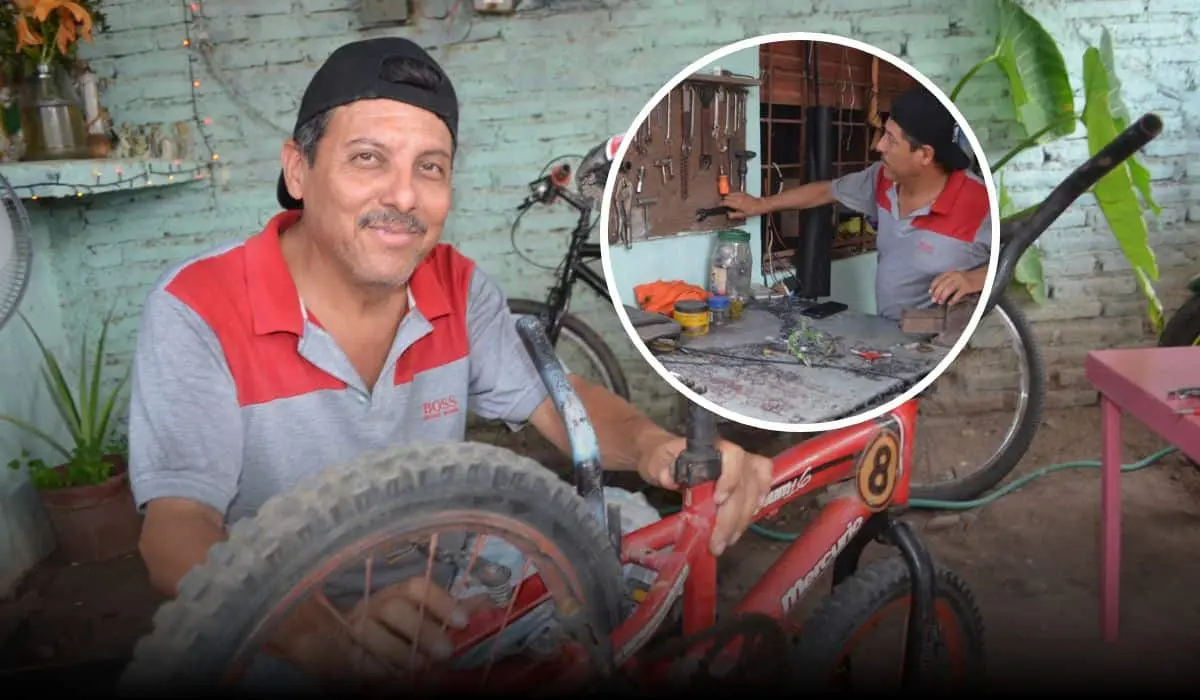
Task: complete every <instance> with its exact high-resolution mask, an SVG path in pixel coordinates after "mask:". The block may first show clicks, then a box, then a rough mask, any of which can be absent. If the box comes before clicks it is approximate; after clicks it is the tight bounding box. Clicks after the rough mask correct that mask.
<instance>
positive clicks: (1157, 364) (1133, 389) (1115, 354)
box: [1084, 347, 1200, 643]
mask: <svg viewBox="0 0 1200 700" xmlns="http://www.w3.org/2000/svg"><path fill="white" fill-rule="evenodd" d="M1084 372H1085V374H1086V376H1087V378H1088V381H1090V382H1091V383H1092V385H1093V386H1095V387H1096V389H1097V390H1098V391H1099V392H1100V431H1101V440H1102V442H1103V448H1102V456H1101V459H1100V463H1101V476H1100V631H1101V634H1102V635H1103V636H1104V641H1106V642H1110V643H1111V642H1116V641H1117V622H1118V620H1119V618H1120V612H1119V606H1120V603H1119V597H1118V592H1119V589H1120V581H1121V459H1122V450H1121V446H1122V440H1121V413H1122V412H1126V413H1129V414H1130V415H1131V416H1133V417H1134V418H1136V419H1137V420H1138V421H1139V422H1141V423H1142V424H1143V425H1145V426H1146V427H1147V428H1149V429H1150V430H1152V431H1154V432H1155V433H1156V434H1157V435H1159V436H1160V437H1162V438H1163V439H1164V440H1166V441H1167V442H1169V443H1171V444H1172V445H1174V446H1175V447H1177V448H1179V450H1180V451H1181V452H1183V453H1184V454H1185V455H1188V456H1189V457H1191V458H1192V459H1194V460H1196V461H1200V416H1194V415H1180V414H1178V413H1176V409H1178V408H1184V407H1187V406H1200V401H1197V400H1196V399H1169V398H1167V394H1168V393H1169V392H1171V391H1173V390H1175V389H1182V388H1185V387H1195V386H1200V347H1180V348H1158V347H1154V348H1126V349H1118V350H1096V351H1093V352H1089V353H1088V354H1087V357H1086V358H1085V360H1084Z"/></svg>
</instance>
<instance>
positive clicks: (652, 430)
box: [130, 37, 771, 677]
mask: <svg viewBox="0 0 1200 700" xmlns="http://www.w3.org/2000/svg"><path fill="white" fill-rule="evenodd" d="M458 108H459V105H458V100H457V97H456V93H455V91H454V88H453V86H452V84H451V82H450V80H449V78H448V77H447V76H446V75H445V73H444V72H443V71H442V69H441V67H440V66H438V65H437V63H435V62H434V61H433V60H432V59H431V58H430V57H429V56H428V55H427V54H426V53H425V52H424V51H423V50H422V49H420V48H419V47H418V46H417V45H416V44H414V43H412V42H410V41H408V40H406V39H401V38H394V37H386V38H377V39H370V40H365V41H358V42H353V43H350V44H347V45H344V46H342V47H341V48H339V49H338V50H336V51H335V52H333V54H332V55H331V56H330V57H329V58H328V60H327V61H326V62H325V64H324V65H323V66H322V67H321V68H320V69H319V70H318V71H317V72H316V74H315V76H314V77H313V79H312V82H311V83H310V84H309V86H308V88H307V90H306V91H305V93H304V96H303V99H302V101H301V104H300V108H299V115H298V118H297V122H296V126H295V130H294V132H293V137H292V139H290V140H288V141H287V142H286V143H285V144H284V146H283V149H282V156H281V160H282V173H281V175H280V178H279V181H278V187H277V199H278V200H279V203H280V205H281V206H282V207H283V209H284V211H283V212H281V213H279V214H277V215H276V216H274V217H273V218H272V219H271V220H270V221H269V222H268V223H267V224H266V226H265V228H264V229H263V230H262V231H261V232H259V233H256V234H255V235H252V236H250V237H249V238H248V239H247V240H245V241H239V242H236V243H231V244H227V245H223V246H221V247H220V248H217V249H214V250H212V251H209V252H208V253H206V254H203V255H200V256H198V257H197V258H195V259H192V260H190V261H187V262H186V263H184V264H182V265H180V266H178V267H176V268H174V269H172V270H170V271H169V272H168V273H167V274H166V275H165V276H164V278H163V279H162V280H160V282H159V284H158V285H157V286H156V287H155V288H154V289H153V290H152V291H151V292H150V294H149V296H148V298H147V300H146V305H145V309H144V311H143V315H142V323H141V330H140V333H139V336H138V340H137V351H136V357H135V360H134V367H133V383H132V401H131V409H130V481H131V485H132V489H133V493H134V496H135V499H136V503H137V506H138V508H140V509H144V512H145V522H144V528H143V533H142V539H141V554H142V557H143V559H144V560H145V563H146V565H147V568H148V569H149V573H150V577H151V580H152V582H153V584H154V585H155V587H156V588H157V589H158V590H159V591H161V592H162V593H163V594H165V595H167V596H172V597H173V596H174V595H175V594H176V592H177V590H178V586H179V582H180V580H181V579H182V578H183V577H184V575H185V574H187V573H188V571H189V570H191V569H192V568H193V567H195V566H197V565H198V564H200V563H202V562H203V561H204V560H205V558H206V556H207V554H208V551H209V548H210V547H212V546H213V545H214V544H216V543H217V542H220V541H222V540H224V539H225V538H226V534H227V531H228V527H229V526H230V525H232V524H233V522H234V521H236V520H239V519H243V518H247V517H253V516H254V515H255V514H256V513H257V511H258V509H259V508H260V507H261V506H262V504H263V503H264V502H265V501H266V500H267V499H269V498H270V497H272V496H274V495H275V494H276V493H279V492H280V491H281V490H283V489H286V488H287V487H288V486H289V485H290V484H294V483H296V482H297V481H299V480H300V479H302V478H304V477H305V476H307V475H309V474H313V473H315V472H319V471H322V470H324V469H326V468H328V467H330V466H333V465H338V464H345V463H347V462H349V461H351V460H353V459H355V458H356V457H358V456H360V455H362V454H364V453H367V452H375V451H379V450H382V449H385V448H387V447H391V446H395V445H399V444H403V443H407V442H412V441H422V442H438V441H462V440H463V439H464V438H465V426H466V419H465V417H464V416H465V411H466V410H467V409H468V407H469V408H470V409H471V410H472V411H473V412H474V413H476V414H478V415H480V416H482V417H484V418H486V419H493V420H503V421H506V422H508V423H509V424H510V425H513V426H514V427H516V426H519V425H522V424H525V423H532V424H533V426H534V427H535V428H537V430H538V431H539V432H540V433H541V434H542V435H544V436H545V437H546V438H547V439H548V440H549V441H550V442H552V443H553V444H554V445H556V446H557V447H558V448H559V449H561V450H563V451H564V452H565V453H567V454H570V445H569V442H568V438H567V434H566V431H565V428H564V426H563V423H562V419H561V418H560V416H559V413H558V411H557V410H556V408H555V406H554V404H553V403H552V402H551V399H550V398H549V396H548V394H547V391H546V390H545V387H544V385H543V384H542V381H541V379H540V377H539V374H538V372H537V371H536V369H535V367H534V366H533V362H532V360H531V359H530V357H529V356H528V354H527V352H526V350H525V348H524V344H523V342H522V341H521V339H520V337H519V336H518V334H517V332H516V325H515V321H514V318H513V316H512V315H511V314H510V313H509V311H508V307H507V303H506V301H505V296H504V293H503V292H502V291H501V290H500V287H499V286H498V285H497V284H496V283H495V282H494V281H492V279H491V278H490V277H489V276H488V275H486V274H485V273H484V272H483V271H482V270H481V269H479V267H478V266H477V265H476V264H475V263H474V262H473V261H472V260H470V259H468V258H466V257H465V256H463V255H462V254H460V253H459V252H457V251H456V250H455V249H454V248H453V247H451V246H450V245H448V244H444V243H440V239H441V236H442V230H443V226H444V224H445V222H446V220H447V217H448V215H449V213H450V208H451V199H452V198H451V194H452V187H451V179H452V177H451V176H452V170H453V164H454V154H455V152H456V150H457V144H458V141H457V129H458ZM573 381H574V386H575V388H576V390H577V391H578V393H579V395H580V398H581V399H582V401H583V403H584V405H585V406H586V408H587V410H588V414H589V416H590V418H591V420H592V421H593V423H594V427H595V431H596V435H597V437H598V441H599V444H600V451H601V459H602V461H603V463H604V466H605V468H606V469H610V470H629V471H636V472H637V473H638V474H639V475H640V476H641V477H642V478H644V479H645V480H646V481H648V482H650V483H652V484H655V485H659V486H663V487H666V488H675V484H674V483H673V482H672V479H671V466H672V464H673V462H674V460H675V457H676V455H677V454H679V453H680V452H681V451H682V450H683V448H684V446H685V441H684V439H683V438H682V437H679V436H677V435H674V434H672V433H670V432H668V431H666V430H664V429H663V428H661V427H659V426H658V425H656V424H654V423H653V422H651V421H650V420H649V419H648V418H646V417H645V416H644V415H642V414H641V413H640V412H638V411H637V410H636V409H635V408H634V407H633V406H631V405H630V404H628V403H627V402H625V401H624V400H623V399H621V398H620V397H618V396H616V395H615V394H613V393H611V392H609V391H607V390H606V389H604V388H602V387H600V386H598V385H595V384H591V383H588V382H585V381H583V380H580V379H578V378H573ZM719 447H720V449H721V452H722V462H723V467H722V468H723V476H722V478H721V479H720V480H719V482H718V483H717V484H716V491H717V497H716V501H717V503H719V504H721V505H720V506H719V511H718V523H717V526H716V529H715V532H714V534H713V538H712V541H711V543H710V547H711V550H712V551H713V552H714V553H715V554H720V553H721V552H722V551H724V550H725V549H726V548H727V547H728V546H729V545H730V544H732V543H733V542H735V541H736V540H737V539H738V537H739V536H740V534H741V533H743V532H744V531H745V529H746V528H747V527H748V525H749V523H750V519H751V517H752V516H753V514H754V513H755V511H756V510H757V508H758V506H759V504H760V502H761V499H762V498H763V496H764V495H765V494H766V492H767V489H768V488H769V486H770V477H771V462H770V460H768V459H767V458H765V457H762V456H759V455H753V454H749V453H747V452H745V451H743V450H742V449H740V448H739V447H737V446H736V445H733V444H730V443H728V442H725V441H722V442H721V443H720V445H719ZM415 583H420V581H415ZM306 605H309V609H308V610H307V614H299V615H292V616H291V617H290V619H291V620H294V621H295V623H294V624H290V623H289V625H285V627H286V629H281V630H280V631H279V633H278V634H277V635H275V638H274V640H273V641H272V642H270V643H269V644H268V647H267V648H269V649H270V650H271V651H270V653H271V654H272V655H274V656H275V657H277V658H282V659H284V660H286V661H287V662H288V663H289V665H290V666H299V667H301V668H303V669H305V670H308V671H314V670H315V671H316V672H317V673H318V674H319V675H326V674H330V675H333V676H335V677H336V676H338V675H339V674H340V673H350V671H349V669H351V668H353V664H354V662H355V661H356V660H358V659H360V658H361V656H362V653H361V651H358V650H356V649H355V648H354V644H350V643H348V639H347V637H346V633H345V632H344V628H343V627H342V626H341V625H340V624H339V621H338V620H336V618H334V617H332V616H330V615H328V614H326V613H325V612H324V611H323V610H321V609H320V606H319V604H318V603H316V602H315V601H314V602H311V604H306ZM432 611H439V614H440V615H441V617H443V618H444V619H445V620H446V621H447V622H448V623H449V622H450V621H451V619H456V618H457V615H456V614H455V612H454V603H453V601H452V600H451V599H450V598H449V594H448V593H446V592H445V591H442V590H429V589H427V588H426V587H425V586H421V585H406V584H405V583H400V584H396V585H395V586H392V587H389V588H388V589H384V590H383V591H374V592H371V595H370V596H369V598H368V599H367V600H365V601H364V602H363V603H361V604H359V605H358V606H356V607H355V608H354V609H353V610H352V611H349V613H348V615H349V618H350V619H351V620H357V621H359V622H363V623H364V624H367V625H368V626H369V627H370V628H371V629H372V630H373V631H374V633H373V635H369V636H370V639H367V640H356V643H357V644H362V645H365V646H368V647H371V649H370V651H371V652H374V653H375V654H381V655H382V656H383V657H385V658H388V659H394V660H395V661H396V663H397V664H399V665H404V664H406V663H407V660H408V659H409V658H410V657H409V655H408V654H407V653H404V654H400V655H399V656H400V657H401V658H395V657H396V656H397V654H396V653H395V652H396V650H397V649H405V650H407V648H408V646H407V645H408V644H409V643H410V641H411V643H412V644H418V642H416V641H413V640H415V635H416V632H417V631H418V630H420V629H421V628H420V621H421V618H422V616H425V617H429V616H431V615H433V612H432ZM435 617H436V616H435ZM439 622H440V620H439ZM426 624H427V625H428V624H429V622H426ZM455 624H459V623H455ZM437 627H438V625H434V628H433V631H432V632H430V631H429V630H426V631H425V633H423V634H421V635H420V639H419V646H420V649H421V651H422V654H423V655H424V656H426V657H427V658H429V657H431V656H432V657H434V658H436V657H437V654H439V653H440V649H441V648H442V646H443V645H445V644H447V643H448V638H447V637H446V635H445V634H444V633H442V632H439V631H438V630H437ZM441 629H442V630H445V627H444V626H442V627H441ZM399 630H407V632H404V633H401V632H399Z"/></svg>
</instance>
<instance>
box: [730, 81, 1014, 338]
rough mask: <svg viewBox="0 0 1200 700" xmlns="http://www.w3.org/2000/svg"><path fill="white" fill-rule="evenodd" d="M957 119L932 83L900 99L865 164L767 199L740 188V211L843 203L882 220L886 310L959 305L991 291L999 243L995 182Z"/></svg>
mask: <svg viewBox="0 0 1200 700" xmlns="http://www.w3.org/2000/svg"><path fill="white" fill-rule="evenodd" d="M957 128H958V127H957V124H955V121H954V116H953V115H952V114H950V111H949V110H947V109H946V107H945V106H944V105H942V103H941V102H940V101H939V100H938V99H937V97H935V96H934V95H933V94H931V93H930V92H929V91H927V90H925V89H924V88H922V87H917V88H913V89H912V90H909V91H907V92H905V93H902V94H900V95H898V96H897V97H896V99H895V100H893V102H892V112H891V115H890V117H889V119H888V121H887V123H886V124H885V125H884V130H883V134H881V135H880V137H879V140H878V142H876V144H875V150H876V151H878V152H879V154H880V159H879V160H878V161H876V162H875V163H873V164H872V165H871V166H870V167H868V168H866V169H865V170H861V171H859V172H856V173H852V174H850V175H846V176H844V177H841V178H838V179H836V180H828V181H823V182H811V183H808V184H804V185H801V186H799V187H795V188H793V189H790V190H785V191H783V192H780V193H779V194H776V195H772V196H769V197H764V198H761V199H759V198H756V197H754V196H752V195H748V194H745V193H741V192H737V193H733V194H730V195H728V196H726V197H725V198H724V199H723V200H722V201H721V203H722V204H724V205H725V206H728V207H730V208H731V209H733V210H734V212H733V213H731V214H730V216H731V217H734V218H744V217H746V216H763V215H765V214H770V213H772V212H777V211H782V210H786V209H809V208H812V207H820V206H824V205H826V204H833V203H834V202H838V203H840V204H842V205H843V206H845V207H848V208H850V209H853V210H854V211H857V212H859V213H862V214H866V215H867V216H871V217H875V218H876V219H877V220H878V221H879V226H878V228H877V235H876V249H877V250H878V260H879V263H878V265H877V267H876V272H875V300H876V313H877V314H878V315H880V316H882V317H884V318H888V319H892V320H899V319H900V315H901V312H902V311H904V309H910V308H914V309H915V308H927V307H929V306H933V305H935V304H950V305H953V304H957V303H958V302H959V301H962V300H963V299H964V298H966V297H969V296H971V295H973V294H977V293H979V292H982V291H983V286H984V282H985V280H986V279H987V263H988V257H989V255H990V253H991V245H992V222H991V210H990V202H989V201H988V192H987V187H986V186H985V185H984V183H983V181H982V180H981V179H980V178H978V177H977V176H975V175H974V174H973V173H970V172H968V171H967V166H968V165H969V164H970V161H969V159H968V158H967V154H966V153H964V152H963V150H962V149H961V148H959V146H958V144H957V143H956V138H955V133H956V130H957Z"/></svg>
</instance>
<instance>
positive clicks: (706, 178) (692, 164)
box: [608, 73, 759, 245]
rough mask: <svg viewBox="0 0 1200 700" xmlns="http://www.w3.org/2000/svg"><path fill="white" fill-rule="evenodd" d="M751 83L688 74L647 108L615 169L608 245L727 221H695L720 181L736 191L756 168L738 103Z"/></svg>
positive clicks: (716, 197) (713, 199)
mask: <svg viewBox="0 0 1200 700" xmlns="http://www.w3.org/2000/svg"><path fill="white" fill-rule="evenodd" d="M758 85H759V81H758V80H756V79H754V78H747V77H742V76H735V75H709V74H704V73H696V74H693V75H692V76H690V77H688V78H687V79H685V80H684V81H683V82H681V83H680V84H679V85H676V86H675V88H674V89H673V90H672V91H671V92H670V93H669V94H668V95H667V96H666V97H664V98H663V99H662V101H660V102H659V103H658V104H657V105H655V107H654V109H653V110H651V112H650V114H649V116H647V118H646V120H645V121H644V122H642V124H641V125H640V126H639V128H638V129H637V131H636V132H634V134H633V137H632V143H631V144H630V146H629V148H628V149H627V151H626V153H625V159H624V161H622V162H621V163H620V164H619V166H618V167H619V173H618V175H617V181H616V183H615V185H616V186H615V187H614V188H613V195H612V197H613V199H612V203H611V204H612V207H611V209H610V212H611V213H610V216H609V219H608V241H609V243H610V244H611V245H624V244H628V243H635V242H637V241H644V240H647V239H653V238H661V237H663V236H674V235H676V234H679V233H687V232H691V231H715V230H719V229H725V228H729V227H730V226H731V225H733V224H734V223H735V222H733V221H732V220H731V219H729V218H728V217H727V216H725V215H724V214H716V215H712V216H708V217H707V218H705V219H703V220H697V218H698V217H697V212H698V211H699V210H702V209H708V208H712V207H717V206H719V205H720V202H721V196H722V193H721V183H722V182H724V183H726V184H727V187H728V191H730V192H737V191H744V190H745V189H746V184H745V182H744V181H743V180H749V179H750V178H751V177H756V176H757V170H756V169H755V168H751V167H749V162H750V161H753V160H754V159H755V157H756V154H755V153H753V152H751V151H750V149H747V148H746V103H747V100H748V99H750V97H751V95H750V88H752V87H756V86H758Z"/></svg>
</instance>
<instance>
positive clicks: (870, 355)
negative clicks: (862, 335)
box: [850, 348, 892, 362]
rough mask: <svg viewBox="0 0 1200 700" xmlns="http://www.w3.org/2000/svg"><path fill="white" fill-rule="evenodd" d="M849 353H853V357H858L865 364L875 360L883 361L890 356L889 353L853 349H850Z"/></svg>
mask: <svg viewBox="0 0 1200 700" xmlns="http://www.w3.org/2000/svg"><path fill="white" fill-rule="evenodd" d="M850 352H852V353H854V354H855V355H858V356H859V357H861V358H862V359H864V360H866V361H867V362H875V361H876V360H885V359H887V358H889V357H891V356H892V353H890V352H879V351H877V350H855V349H853V348H851V349H850Z"/></svg>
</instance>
